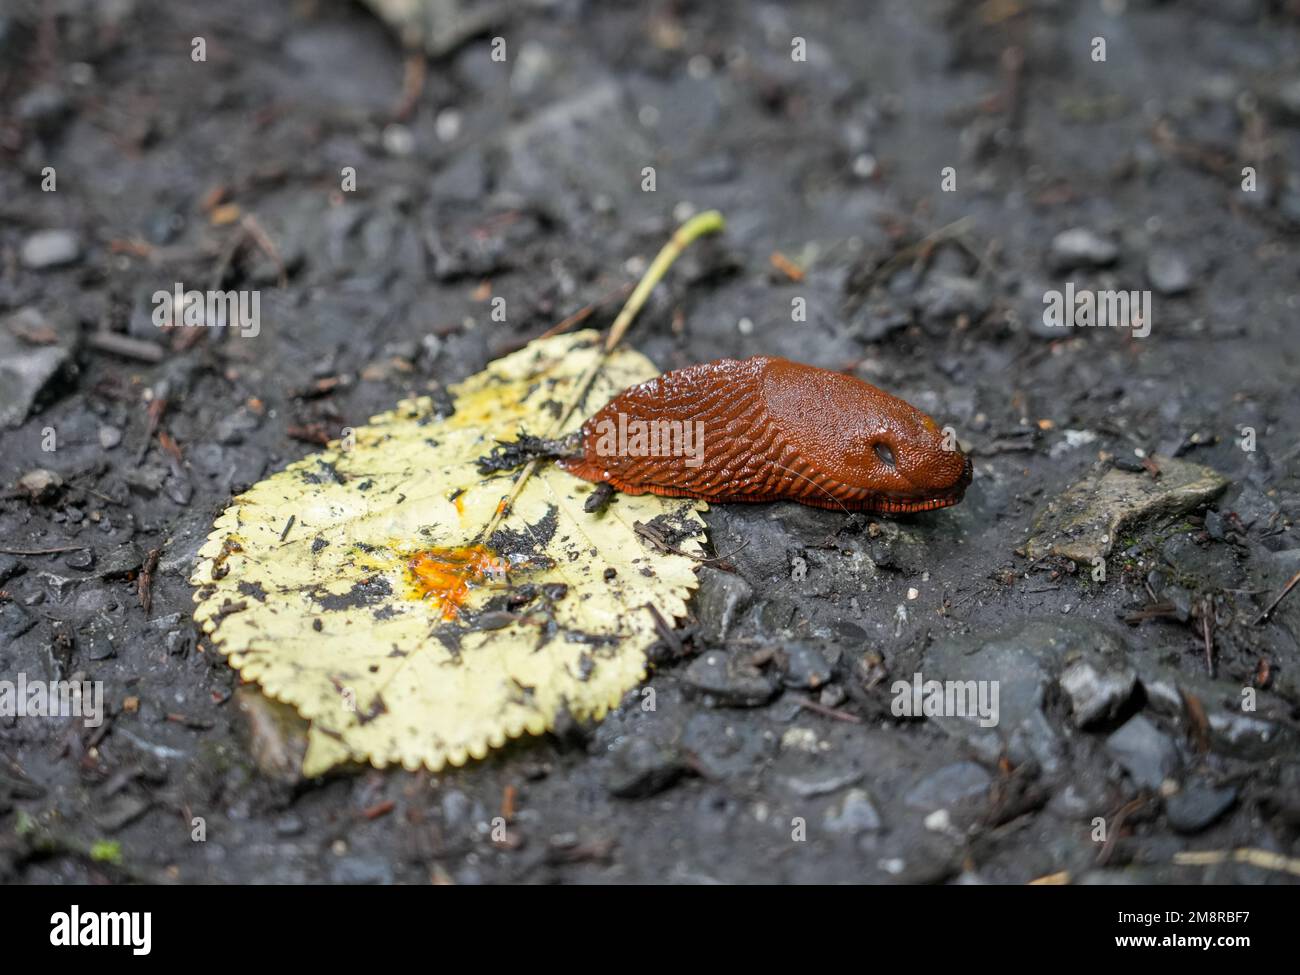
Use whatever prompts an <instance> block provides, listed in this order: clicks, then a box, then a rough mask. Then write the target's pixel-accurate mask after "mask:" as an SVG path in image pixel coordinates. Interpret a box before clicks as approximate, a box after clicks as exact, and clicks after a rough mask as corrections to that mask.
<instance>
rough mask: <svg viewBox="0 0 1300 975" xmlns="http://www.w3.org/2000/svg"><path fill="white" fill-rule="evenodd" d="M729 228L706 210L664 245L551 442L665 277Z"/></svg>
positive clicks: (504, 507) (499, 517)
mask: <svg viewBox="0 0 1300 975" xmlns="http://www.w3.org/2000/svg"><path fill="white" fill-rule="evenodd" d="M726 226H727V222H726V220H725V219H724V218H723V216H722V214H721V213H719V212H718V211H717V210H705V211H704V212H703V213H697V214H696V215H695V216H693V217H691V219H689V220H687V221H686V222H685V223H684V224H682V225H681V226H680V227H678V228H677V231H676V232H675V233H674V234H673V235H672V237H670V238H669V240H668V243H666V244H664V246H663V247H662V248H661V249H660V251H659V253H658V254H657V255H656V256H655V259H654V260H653V261H652V262H651V263H650V266H649V267H648V268H646V272H645V274H643V275H642V276H641V280H640V281H639V282H638V283H637V286H636V288H635V289H634V290H633V291H632V294H631V295H630V296H629V297H628V299H627V304H625V305H624V306H623V310H622V311H620V312H619V313H618V317H617V318H615V319H614V324H613V325H612V326H610V329H609V335H607V336H606V337H605V347H604V349H602V350H601V354H600V355H599V356H598V357H597V358H596V361H595V362H593V363H592V364H591V366H590V368H588V369H587V371H586V372H585V373H584V374H583V376H582V378H581V379H580V380H578V384H577V388H576V391H575V395H574V397H573V399H571V400H570V401H569V404H568V406H567V407H566V408H565V410H564V412H563V413H562V414H561V415H560V418H559V419H558V420H556V422H555V424H554V425H553V426H552V427H551V432H550V437H551V439H554V438H556V437H558V436H559V434H560V431H561V430H563V429H564V427H565V425H566V424H567V423H568V422H569V419H570V418H571V417H572V416H573V414H574V412H575V411H576V410H577V409H578V407H579V406H580V405H581V404H582V403H583V401H584V400H586V398H587V393H588V392H590V390H591V384H592V383H594V382H595V381H596V376H597V375H599V373H600V370H601V368H602V367H603V366H604V365H605V360H606V359H607V358H609V354H610V353H611V352H613V351H614V349H615V347H616V346H617V345H618V343H619V342H620V341H622V339H623V336H624V335H625V334H626V333H627V330H628V329H629V328H630V327H631V325H632V320H633V319H634V318H636V316H637V313H638V312H640V311H641V309H642V307H644V305H645V303H646V300H647V299H648V298H649V297H650V292H652V291H654V289H655V286H656V285H657V284H658V283H659V282H660V281H662V280H663V278H664V275H665V274H667V273H668V269H669V268H671V267H672V266H673V264H674V262H676V260H677V258H679V257H681V256H682V252H683V251H684V250H686V248H687V247H689V246H690V245H691V244H692V243H694V242H695V241H696V240H698V239H699V238H701V237H703V236H705V235H706V234H714V233H719V232H721V231H722V230H724V229H726ZM541 464H542V461H541V460H540V459H534V460H530V461H529V462H528V464H527V466H525V467H524V469H523V470H522V471H520V473H519V478H518V480H516V481H515V485H514V488H513V489H512V490H511V492H510V494H509V496H508V497H507V498H506V499H505V503H504V504H499V505H497V509H496V511H495V512H494V513H493V515H492V518H491V520H490V521H489V522H488V523H487V526H486V527H485V528H484V529H483V531H482V533H481V534H480V535H479V538H481V539H482V540H483V541H487V540H488V539H489V538H491V537H492V533H493V532H494V531H496V528H497V526H498V525H499V524H501V522H502V521H503V520H504V519H505V517H506V515H508V514H509V513H510V509H511V508H512V507H513V506H514V503H515V501H516V500H517V499H518V497H519V495H520V494H521V493H522V492H523V489H524V485H525V484H526V483H527V482H528V479H529V478H530V477H532V476H533V473H534V472H535V471H536V470H537V468H538V467H540V466H541Z"/></svg>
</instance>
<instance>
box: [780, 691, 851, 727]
mask: <svg viewBox="0 0 1300 975" xmlns="http://www.w3.org/2000/svg"><path fill="white" fill-rule="evenodd" d="M791 697H793V698H794V703H795V704H797V705H799V707H801V708H804V709H806V710H808V711H812V712H814V713H816V714H820V715H822V716H823V717H827V718H834V719H835V720H836V721H846V722H848V723H849V724H862V719H861V718H859V717H858V716H857V715H856V714H849V712H848V711H841V710H839V709H838V708H831V707H827V706H826V705H825V704H822V703H820V702H819V701H814V700H812V699H811V698H807V697H801V696H798V695H794V694H792V695H791Z"/></svg>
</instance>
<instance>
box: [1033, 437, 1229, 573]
mask: <svg viewBox="0 0 1300 975" xmlns="http://www.w3.org/2000/svg"><path fill="white" fill-rule="evenodd" d="M1153 459H1154V460H1155V462H1156V464H1157V465H1159V467H1160V471H1161V474H1160V477H1159V478H1157V479H1155V480H1152V478H1151V476H1150V475H1149V474H1147V473H1146V472H1145V471H1143V472H1142V473H1133V472H1130V471H1123V470H1120V469H1118V468H1114V467H1112V468H1110V469H1109V470H1106V471H1105V472H1103V473H1102V474H1100V475H1097V474H1090V475H1088V476H1087V477H1085V478H1084V479H1083V480H1082V481H1079V482H1078V483H1076V484H1074V485H1072V486H1071V487H1069V488H1067V489H1066V490H1065V491H1063V492H1062V493H1061V494H1059V495H1057V496H1055V497H1054V498H1052V499H1051V500H1049V501H1048V502H1047V503H1046V504H1045V505H1044V506H1043V508H1042V509H1041V510H1040V511H1039V513H1038V514H1037V515H1036V516H1035V518H1034V526H1033V533H1032V535H1031V536H1030V538H1029V540H1028V541H1027V542H1026V543H1025V553H1026V554H1027V555H1028V556H1029V557H1030V558H1031V559H1039V558H1043V557H1044V556H1047V555H1061V556H1064V557H1065V558H1067V559H1072V560H1073V561H1075V562H1078V563H1081V564H1084V565H1089V566H1091V565H1092V564H1093V563H1094V560H1096V559H1104V558H1105V557H1106V556H1107V555H1109V554H1110V551H1111V548H1112V547H1113V546H1114V544H1115V540H1116V538H1118V537H1119V535H1120V534H1121V533H1122V532H1123V531H1124V530H1125V529H1126V528H1127V527H1128V526H1129V525H1132V524H1135V523H1138V522H1141V521H1143V520H1145V519H1148V518H1155V517H1172V516H1174V515H1179V514H1182V513H1184V512H1187V511H1190V510H1192V509H1193V508H1196V507H1198V506H1199V505H1202V504H1205V503H1206V502H1208V501H1210V500H1212V499H1213V498H1214V497H1215V496H1216V495H1218V494H1219V493H1220V492H1221V491H1222V490H1223V489H1224V488H1225V487H1227V486H1228V479H1227V478H1225V477H1224V476H1223V475H1222V474H1220V473H1219V472H1218V471H1214V470H1211V469H1210V468H1208V467H1202V466H1201V465H1200V464H1191V463H1188V462H1187V461H1182V460H1174V459H1173V458H1171V457H1156V458H1153Z"/></svg>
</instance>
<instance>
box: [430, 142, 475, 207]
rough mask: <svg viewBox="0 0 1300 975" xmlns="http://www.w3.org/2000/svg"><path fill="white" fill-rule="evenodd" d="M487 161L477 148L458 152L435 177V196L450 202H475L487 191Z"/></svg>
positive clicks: (437, 198)
mask: <svg viewBox="0 0 1300 975" xmlns="http://www.w3.org/2000/svg"><path fill="white" fill-rule="evenodd" d="M487 177H488V171H487V161H486V160H485V159H484V158H483V154H482V153H481V152H478V151H476V150H467V151H465V152H462V153H458V154H457V155H456V156H455V157H454V158H453V159H452V161H451V163H450V164H449V165H448V166H447V167H446V168H445V169H442V170H440V171H439V172H438V174H437V175H436V176H434V177H433V184H432V185H433V198H434V199H435V200H438V201H443V202H450V203H474V202H476V201H477V200H480V199H482V197H483V194H484V193H486V192H487Z"/></svg>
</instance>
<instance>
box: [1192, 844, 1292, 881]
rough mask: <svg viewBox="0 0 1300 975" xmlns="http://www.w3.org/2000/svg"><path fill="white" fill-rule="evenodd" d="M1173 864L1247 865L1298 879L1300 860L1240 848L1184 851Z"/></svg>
mask: <svg viewBox="0 0 1300 975" xmlns="http://www.w3.org/2000/svg"><path fill="white" fill-rule="evenodd" d="M1173 862H1174V863H1176V864H1178V865H1179V866H1184V867H1212V866H1215V865H1217V864H1220V863H1248V864H1250V865H1251V866H1252V867H1259V868H1260V869H1261V870H1277V871H1280V872H1282V873H1289V874H1291V875H1292V876H1295V877H1300V858H1296V857H1286V856H1283V855H1282V854H1280V853H1273V852H1272V851H1271V850H1260V849H1257V848H1255V847H1249V846H1246V847H1240V848H1239V849H1236V850H1184V851H1183V852H1181V853H1175V854H1174V859H1173Z"/></svg>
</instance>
